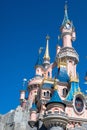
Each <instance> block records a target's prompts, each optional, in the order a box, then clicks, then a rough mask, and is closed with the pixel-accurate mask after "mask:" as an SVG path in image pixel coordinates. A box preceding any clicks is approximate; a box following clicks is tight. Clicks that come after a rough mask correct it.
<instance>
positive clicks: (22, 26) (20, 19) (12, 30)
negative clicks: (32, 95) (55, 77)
mask: <svg viewBox="0 0 87 130" xmlns="http://www.w3.org/2000/svg"><path fill="white" fill-rule="evenodd" d="M64 3H65V0H8V1H7V0H3V1H0V113H2V114H4V113H6V112H8V111H10V110H11V109H15V108H16V106H17V105H19V94H20V89H21V88H22V84H23V78H27V79H30V78H32V77H33V76H34V74H35V71H34V65H35V62H36V60H37V56H38V49H39V47H40V46H43V47H45V44H46V39H45V37H46V35H47V34H49V35H50V43H49V46H50V56H51V61H53V60H54V59H55V54H56V45H57V43H58V40H57V37H58V35H59V34H60V31H59V28H60V26H61V24H62V21H63V17H64ZM68 15H69V19H70V20H73V23H74V26H75V28H76V33H77V39H76V41H75V42H74V43H73V46H74V48H75V49H76V51H77V52H78V54H79V56H80V62H79V64H78V66H77V71H78V73H79V77H80V87H81V88H82V89H86V86H84V85H83V83H84V76H85V72H86V71H87V59H86V55H87V35H86V34H87V32H86V31H87V1H85V0H72V1H71V0H68Z"/></svg>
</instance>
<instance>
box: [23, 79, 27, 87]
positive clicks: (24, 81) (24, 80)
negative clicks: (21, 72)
mask: <svg viewBox="0 0 87 130" xmlns="http://www.w3.org/2000/svg"><path fill="white" fill-rule="evenodd" d="M26 82H27V79H26V78H23V88H25V87H26Z"/></svg>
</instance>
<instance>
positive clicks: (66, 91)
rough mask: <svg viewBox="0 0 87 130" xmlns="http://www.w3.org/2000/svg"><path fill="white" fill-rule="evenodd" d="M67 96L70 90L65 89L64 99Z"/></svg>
mask: <svg viewBox="0 0 87 130" xmlns="http://www.w3.org/2000/svg"><path fill="white" fill-rule="evenodd" d="M67 94H68V90H67V88H64V89H63V97H66V96H67Z"/></svg>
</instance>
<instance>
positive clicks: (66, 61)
mask: <svg viewBox="0 0 87 130" xmlns="http://www.w3.org/2000/svg"><path fill="white" fill-rule="evenodd" d="M60 31H61V39H62V43H63V45H62V47H61V48H60V49H59V50H58V52H57V56H56V62H57V65H58V68H59V69H60V68H61V66H62V67H64V68H66V70H67V73H68V75H69V76H71V77H74V78H75V79H76V78H77V74H76V65H77V63H78V61H79V56H78V54H77V52H76V50H75V49H74V48H73V47H72V42H73V41H75V39H76V35H75V27H74V25H73V23H72V21H70V20H69V17H68V11H67V3H66V4H65V14H64V19H63V22H62V25H61V28H60Z"/></svg>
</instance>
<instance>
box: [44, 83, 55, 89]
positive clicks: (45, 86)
mask: <svg viewBox="0 0 87 130" xmlns="http://www.w3.org/2000/svg"><path fill="white" fill-rule="evenodd" d="M52 87H53V84H51V83H44V84H43V85H42V88H44V89H45V88H49V89H51V88H52Z"/></svg>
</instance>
